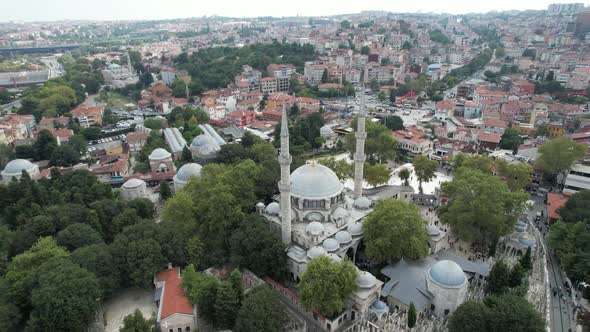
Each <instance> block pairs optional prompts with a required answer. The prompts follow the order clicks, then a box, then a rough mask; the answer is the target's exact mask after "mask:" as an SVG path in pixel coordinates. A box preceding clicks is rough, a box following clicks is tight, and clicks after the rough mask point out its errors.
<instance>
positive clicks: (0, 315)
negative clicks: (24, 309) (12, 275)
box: [0, 278, 21, 332]
mask: <svg viewBox="0 0 590 332" xmlns="http://www.w3.org/2000/svg"><path fill="white" fill-rule="evenodd" d="M20 320H21V313H20V311H19V309H18V307H17V306H16V305H15V304H14V301H13V300H12V299H11V298H10V285H9V284H8V282H7V281H6V279H4V278H0V330H1V331H7V332H17V331H20V327H19V322H20Z"/></svg>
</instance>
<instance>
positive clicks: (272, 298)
mask: <svg viewBox="0 0 590 332" xmlns="http://www.w3.org/2000/svg"><path fill="white" fill-rule="evenodd" d="M287 320H288V316H287V311H286V308H285V305H284V304H283V303H282V302H281V300H280V299H279V298H278V295H277V294H276V293H275V292H274V291H273V290H271V289H270V288H268V287H257V288H255V289H254V290H252V291H250V292H249V293H248V294H247V296H246V298H245V299H244V301H243V303H242V306H241V308H240V310H239V311H238V316H237V319H236V325H235V327H234V331H236V332H275V331H284V327H285V324H286V323H287Z"/></svg>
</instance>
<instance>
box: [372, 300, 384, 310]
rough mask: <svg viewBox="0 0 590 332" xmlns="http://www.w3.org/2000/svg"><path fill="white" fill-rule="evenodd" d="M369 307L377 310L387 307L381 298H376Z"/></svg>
mask: <svg viewBox="0 0 590 332" xmlns="http://www.w3.org/2000/svg"><path fill="white" fill-rule="evenodd" d="M371 309H373V310H377V311H383V310H386V309H387V304H385V302H383V301H381V300H376V301H375V302H373V304H371Z"/></svg>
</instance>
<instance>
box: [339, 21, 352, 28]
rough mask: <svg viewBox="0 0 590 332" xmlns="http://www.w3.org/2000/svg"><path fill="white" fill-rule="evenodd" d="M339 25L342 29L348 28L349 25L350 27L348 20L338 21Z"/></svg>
mask: <svg viewBox="0 0 590 332" xmlns="http://www.w3.org/2000/svg"><path fill="white" fill-rule="evenodd" d="M340 27H341V28H342V29H350V27H351V25H350V21H347V20H344V21H342V22H340Z"/></svg>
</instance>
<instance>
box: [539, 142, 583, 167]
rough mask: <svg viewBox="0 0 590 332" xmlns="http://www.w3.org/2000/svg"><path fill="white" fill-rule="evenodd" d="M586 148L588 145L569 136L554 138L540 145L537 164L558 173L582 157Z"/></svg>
mask: <svg viewBox="0 0 590 332" xmlns="http://www.w3.org/2000/svg"><path fill="white" fill-rule="evenodd" d="M586 150H587V146H586V145H584V144H580V143H576V142H574V141H573V140H572V139H571V138H569V137H559V138H554V139H552V140H549V141H547V143H545V144H543V145H541V147H539V158H538V159H537V165H538V166H540V167H541V168H542V169H543V171H545V172H547V173H549V174H558V173H559V172H562V171H565V170H567V169H569V168H570V167H571V166H572V164H573V163H574V161H576V160H577V159H579V158H582V157H583V156H584V154H585V153H586Z"/></svg>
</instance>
